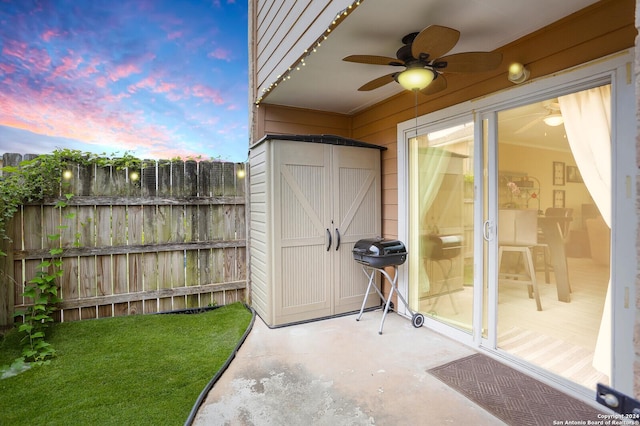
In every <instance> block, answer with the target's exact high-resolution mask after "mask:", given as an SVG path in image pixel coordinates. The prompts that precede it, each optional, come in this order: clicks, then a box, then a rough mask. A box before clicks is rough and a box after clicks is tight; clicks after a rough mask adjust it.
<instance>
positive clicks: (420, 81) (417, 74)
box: [397, 68, 435, 91]
mask: <svg viewBox="0 0 640 426" xmlns="http://www.w3.org/2000/svg"><path fill="white" fill-rule="evenodd" d="M434 78H435V74H434V73H433V71H431V70H430V69H427V68H408V69H406V70H405V71H402V72H401V73H400V74H398V77H397V80H398V83H400V85H401V86H402V87H404V88H405V89H407V90H412V91H419V90H422V89H424V88H425V87H427V86H428V85H429V84H431V82H432V81H433V79H434Z"/></svg>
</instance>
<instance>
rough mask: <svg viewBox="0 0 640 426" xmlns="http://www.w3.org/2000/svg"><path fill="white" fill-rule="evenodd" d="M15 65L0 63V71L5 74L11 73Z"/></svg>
mask: <svg viewBox="0 0 640 426" xmlns="http://www.w3.org/2000/svg"><path fill="white" fill-rule="evenodd" d="M15 70H16V67H15V66H13V65H11V64H5V63H0V71H2V72H3V73H5V74H13V72H15Z"/></svg>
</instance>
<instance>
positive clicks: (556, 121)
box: [542, 112, 564, 127]
mask: <svg viewBox="0 0 640 426" xmlns="http://www.w3.org/2000/svg"><path fill="white" fill-rule="evenodd" d="M542 121H544V124H546V125H547V126H551V127H556V126H559V125H561V124H562V123H564V118H562V114H560V113H557V112H556V113H553V114H549V115H547V116H546V117H545V118H543V119H542Z"/></svg>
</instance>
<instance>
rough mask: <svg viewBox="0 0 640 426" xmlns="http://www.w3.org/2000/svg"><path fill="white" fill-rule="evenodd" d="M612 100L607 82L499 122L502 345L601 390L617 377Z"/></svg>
mask: <svg viewBox="0 0 640 426" xmlns="http://www.w3.org/2000/svg"><path fill="white" fill-rule="evenodd" d="M610 99H611V95H610V86H609V85H607V86H602V87H597V88H593V89H589V90H585V91H581V92H578V93H573V94H568V95H565V96H560V97H557V98H551V99H546V100H543V101H541V102H536V103H532V104H528V105H524V106H521V107H518V108H513V109H509V110H505V111H501V112H499V113H498V121H497V125H498V132H497V133H498V144H497V147H498V148H497V149H498V167H497V172H498V180H497V182H498V188H497V190H498V191H497V202H498V209H497V218H496V219H497V234H498V238H497V241H498V277H497V278H498V279H497V285H498V293H497V294H498V298H497V307H496V309H497V314H496V315H497V330H496V338H497V348H498V349H500V350H503V351H506V352H508V353H509V354H511V355H513V356H515V357H518V358H521V359H523V360H525V361H526V362H529V363H531V364H534V365H536V366H538V367H540V368H541V369H544V370H548V371H551V372H553V373H555V374H557V375H560V376H562V377H564V378H566V379H569V380H571V381H572V382H575V383H578V384H581V385H583V386H585V387H587V388H593V389H595V385H596V383H598V382H602V383H607V382H608V381H609V378H608V376H607V373H608V371H609V370H610V361H609V360H608V359H607V358H606V356H605V357H602V356H601V355H602V354H605V353H607V350H608V345H607V342H608V341H610V336H607V335H606V334H604V333H603V332H604V331H605V330H607V329H608V328H607V327H606V326H605V327H602V324H606V320H607V319H608V318H607V315H608V314H607V313H605V309H604V307H605V296H606V294H607V290H608V288H609V285H610V240H611V237H610V229H611V171H610V167H611V137H610V134H609V132H610V130H609V129H610V128H611V125H610V122H611V117H610V109H611V108H610V104H611V100H610ZM587 115H588V117H587ZM585 120H587V122H588V125H585ZM586 128H588V131H587V132H585V131H584V130H585V129H586ZM603 320H604V321H605V322H603Z"/></svg>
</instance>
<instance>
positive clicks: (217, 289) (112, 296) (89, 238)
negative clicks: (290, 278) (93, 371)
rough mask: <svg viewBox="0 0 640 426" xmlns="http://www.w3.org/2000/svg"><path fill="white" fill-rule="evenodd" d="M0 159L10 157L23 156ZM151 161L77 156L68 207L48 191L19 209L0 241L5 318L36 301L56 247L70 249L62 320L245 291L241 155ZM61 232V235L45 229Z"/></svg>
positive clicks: (0, 300)
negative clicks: (131, 163)
mask: <svg viewBox="0 0 640 426" xmlns="http://www.w3.org/2000/svg"><path fill="white" fill-rule="evenodd" d="M31 157H33V156H25V159H26V158H31ZM2 158H3V165H4V166H8V165H18V164H19V163H20V161H21V160H22V157H21V156H20V155H18V154H4V155H3V157H2ZM145 164H150V163H149V162H148V161H145ZM151 164H153V166H151V167H146V166H145V167H141V168H140V169H136V170H133V169H124V170H117V169H116V168H113V167H99V166H83V165H74V166H73V167H72V168H70V171H71V172H72V177H71V178H70V179H68V180H67V181H64V183H63V188H61V194H65V193H71V194H74V196H73V197H72V198H71V199H70V200H69V201H68V202H67V204H68V206H67V207H65V208H63V209H59V208H55V203H56V202H57V201H58V199H55V200H54V199H48V200H44V201H43V202H41V203H38V204H28V205H24V206H22V207H21V208H20V210H19V212H18V213H17V214H16V215H15V216H14V218H13V220H12V222H11V223H9V224H8V227H7V234H8V236H9V237H10V238H11V239H12V242H11V243H9V242H0V244H3V246H0V249H2V251H4V252H5V253H7V256H6V257H0V325H7V324H10V323H12V321H13V319H12V316H13V312H14V310H15V309H20V308H22V307H24V306H25V305H28V304H29V303H30V300H25V298H23V297H22V292H23V288H24V285H25V283H27V282H28V281H29V280H31V279H32V278H34V277H35V275H36V272H37V271H38V265H39V264H40V263H41V262H42V261H43V260H45V259H51V257H52V256H51V255H50V254H49V250H50V249H51V248H54V247H62V248H63V249H64V251H63V254H62V255H61V256H62V261H63V266H62V269H63V276H62V278H61V279H59V287H60V296H61V297H62V299H63V301H62V303H61V304H60V308H61V309H60V311H59V312H58V313H57V315H58V318H57V319H58V320H60V321H69V320H78V319H85V318H100V317H110V316H119V315H127V314H135V313H151V312H160V311H170V310H177V309H184V308H197V307H206V306H210V305H212V304H218V305H220V304H227V303H231V302H235V301H238V300H243V299H244V298H245V290H246V238H245V235H246V225H245V223H246V221H245V178H244V172H245V168H244V164H238V163H225V162H210V161H201V162H196V161H184V162H183V161H172V162H166V163H165V162H152V163H151ZM70 213H73V215H72V217H71V216H70V215H69V214H70ZM55 234H60V236H61V238H60V239H59V240H50V239H49V238H48V237H47V236H48V235H55Z"/></svg>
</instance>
